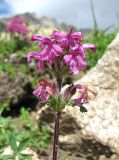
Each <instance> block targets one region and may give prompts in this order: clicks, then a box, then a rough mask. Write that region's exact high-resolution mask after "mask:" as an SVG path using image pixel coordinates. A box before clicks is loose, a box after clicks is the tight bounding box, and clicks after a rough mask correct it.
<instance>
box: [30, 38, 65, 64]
mask: <svg viewBox="0 0 119 160" xmlns="http://www.w3.org/2000/svg"><path fill="white" fill-rule="evenodd" d="M31 41H38V42H39V47H40V48H41V51H40V52H31V53H29V54H28V60H29V59H31V58H35V59H37V60H40V61H48V62H49V63H51V64H52V63H54V62H55V60H56V59H57V58H58V57H59V56H61V55H62V52H63V51H62V48H61V47H60V46H58V45H57V44H55V43H54V42H53V41H52V40H51V39H50V38H48V37H45V36H42V35H34V36H32V38H31Z"/></svg>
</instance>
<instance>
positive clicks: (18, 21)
mask: <svg viewBox="0 0 119 160" xmlns="http://www.w3.org/2000/svg"><path fill="white" fill-rule="evenodd" d="M26 21H27V20H26V19H25V18H18V17H14V18H12V19H11V20H10V23H9V24H7V25H6V27H5V28H6V30H8V31H10V32H11V33H19V34H21V35H22V36H26V34H27V32H28V28H27V27H26V26H24V25H23V23H25V22H26Z"/></svg>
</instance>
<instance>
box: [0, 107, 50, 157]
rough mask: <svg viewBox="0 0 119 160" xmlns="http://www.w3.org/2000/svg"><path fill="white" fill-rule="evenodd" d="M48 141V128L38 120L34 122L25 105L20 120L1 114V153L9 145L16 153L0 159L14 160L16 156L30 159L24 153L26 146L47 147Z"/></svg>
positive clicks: (34, 147)
mask: <svg viewBox="0 0 119 160" xmlns="http://www.w3.org/2000/svg"><path fill="white" fill-rule="evenodd" d="M2 108H4V107H2ZM1 112H2V109H1ZM48 142H49V133H48V129H47V128H46V127H44V126H43V125H42V124H39V123H38V122H33V120H32V117H31V115H30V113H29V112H28V111H27V110H26V109H25V108H24V107H22V108H21V111H20V117H19V118H18V121H17V120H14V119H12V118H11V117H8V118H4V117H2V116H0V154H1V153H2V152H3V151H4V149H5V148H6V147H8V145H9V146H10V147H11V149H12V150H13V153H14V154H13V156H11V157H2V156H1V157H0V160H2V159H10V158H11V160H13V159H14V158H15V156H18V157H19V158H20V159H26V160H27V159H28V160H29V159H30V157H28V156H26V155H23V154H22V151H23V150H24V149H25V148H27V147H30V148H33V149H37V148H38V149H39V148H40V147H43V148H46V147H47V146H48Z"/></svg>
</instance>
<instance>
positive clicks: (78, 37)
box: [51, 28, 83, 49]
mask: <svg viewBox="0 0 119 160" xmlns="http://www.w3.org/2000/svg"><path fill="white" fill-rule="evenodd" d="M51 38H53V39H54V40H55V41H57V42H58V43H61V47H62V48H64V49H69V48H70V47H74V46H75V44H80V42H81V41H82V40H83V35H82V34H81V32H74V33H72V28H69V29H68V32H67V33H61V32H58V31H53V33H52V35H51Z"/></svg>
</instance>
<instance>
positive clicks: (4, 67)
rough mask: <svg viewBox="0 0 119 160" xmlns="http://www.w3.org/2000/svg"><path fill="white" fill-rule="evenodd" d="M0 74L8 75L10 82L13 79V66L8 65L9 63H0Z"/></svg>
mask: <svg viewBox="0 0 119 160" xmlns="http://www.w3.org/2000/svg"><path fill="white" fill-rule="evenodd" d="M1 72H6V73H8V75H9V78H10V80H14V79H15V73H16V72H15V67H14V66H13V64H11V63H9V62H5V61H4V62H2V63H0V73H1Z"/></svg>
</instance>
